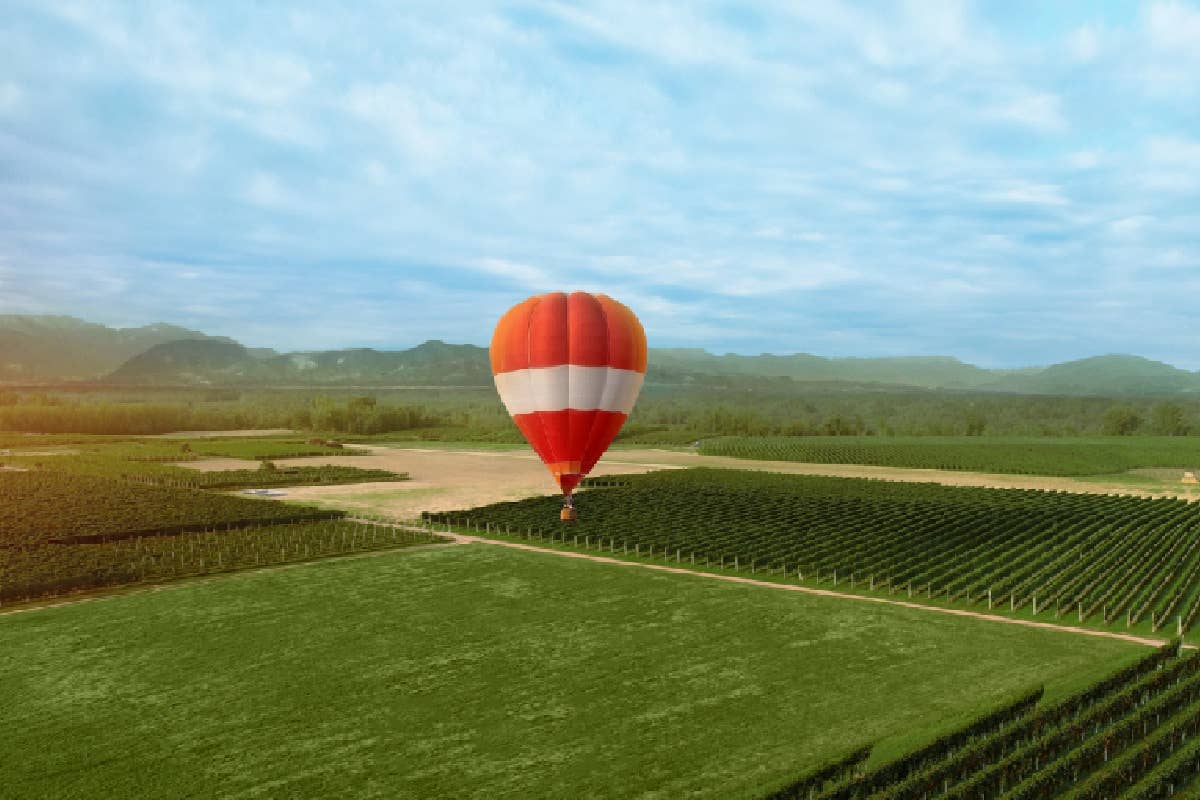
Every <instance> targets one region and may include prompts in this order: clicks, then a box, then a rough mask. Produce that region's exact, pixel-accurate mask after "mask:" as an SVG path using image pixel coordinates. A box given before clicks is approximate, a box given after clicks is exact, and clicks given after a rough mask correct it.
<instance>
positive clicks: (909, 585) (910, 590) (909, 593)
mask: <svg viewBox="0 0 1200 800" xmlns="http://www.w3.org/2000/svg"><path fill="white" fill-rule="evenodd" d="M908 596H909V597H910V598H911V597H912V581H911V580H910V581H909V582H908Z"/></svg>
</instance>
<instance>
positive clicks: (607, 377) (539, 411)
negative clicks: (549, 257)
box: [491, 292, 646, 495]
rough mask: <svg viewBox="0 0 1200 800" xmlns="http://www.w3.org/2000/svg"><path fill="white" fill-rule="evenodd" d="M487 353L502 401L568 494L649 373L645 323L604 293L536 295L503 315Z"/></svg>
mask: <svg viewBox="0 0 1200 800" xmlns="http://www.w3.org/2000/svg"><path fill="white" fill-rule="evenodd" d="M491 358H492V375H493V377H494V378H495V381H496V389H497V391H499V392H500V399H501V400H502V401H503V402H504V406H505V408H507V409H508V413H509V414H511V415H512V418H513V421H514V422H516V423H517V427H518V428H520V429H521V433H522V434H523V435H524V436H525V439H526V440H527V441H528V442H529V444H530V446H532V447H533V449H534V451H535V452H536V453H537V454H538V456H540V457H541V459H542V461H544V462H546V466H547V467H549V469H550V473H551V474H552V475H554V477H555V479H556V480H557V481H558V485H559V487H560V488H561V489H562V491H563V494H567V495H569V494H570V493H571V492H572V491H573V490H574V489H575V487H576V485H578V483H579V481H580V480H582V479H583V476H584V475H587V474H588V472H589V471H591V469H592V467H594V466H595V465H596V462H597V461H599V460H600V456H601V455H603V454H604V451H605V450H607V449H608V445H609V444H610V443H611V442H612V440H613V437H615V436H616V435H617V432H618V431H620V430H621V426H622V425H623V424H624V423H625V419H626V418H627V417H628V416H629V412H630V411H631V410H632V409H633V403H634V401H635V400H637V395H638V392H639V391H640V390H641V388H642V381H643V379H644V378H645V375H646V333H645V331H643V330H642V324H641V323H640V322H638V318H637V317H636V316H634V313H633V312H632V311H630V310H629V309H628V308H627V307H625V306H624V305H622V304H621V303H618V302H617V301H616V300H613V299H612V298H611V297H608V296H607V295H603V294H588V293H586V292H573V293H571V294H570V295H567V294H564V293H562V292H552V293H550V294H541V295H536V296H534V297H530V298H529V299H528V300H525V301H524V302H522V303H518V304H517V305H515V306H513V307H512V308H511V309H509V310H508V312H507V313H506V314H505V315H504V316H503V317H501V318H500V322H499V323H498V324H497V325H496V332H495V333H494V334H493V335H492V346H491Z"/></svg>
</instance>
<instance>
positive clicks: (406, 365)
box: [105, 340, 492, 386]
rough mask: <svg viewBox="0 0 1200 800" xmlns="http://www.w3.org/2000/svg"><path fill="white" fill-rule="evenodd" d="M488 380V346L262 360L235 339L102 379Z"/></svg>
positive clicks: (433, 344)
mask: <svg viewBox="0 0 1200 800" xmlns="http://www.w3.org/2000/svg"><path fill="white" fill-rule="evenodd" d="M491 380H492V372H491V369H490V366H489V363H488V359H487V351H486V350H484V349H483V348H481V347H476V346H475V345H470V344H446V343H445V342H441V341H438V340H431V341H428V342H425V343H424V344H421V345H418V346H417V347H414V348H412V349H410V350H401V351H396V352H383V351H379V350H371V349H368V348H356V349H352V350H325V351H320V352H306V353H287V354H284V355H279V354H275V355H271V356H268V357H265V358H259V357H255V356H254V355H253V354H252V353H251V352H250V351H249V350H247V349H246V348H245V347H242V346H241V345H240V344H237V343H236V342H232V341H222V340H207V341H182V342H167V343H164V344H158V345H155V346H154V347H151V348H150V349H149V350H147V351H146V352H145V353H142V354H141V355H138V356H134V357H133V358H131V359H129V361H127V362H125V363H124V364H123V365H121V367H120V368H119V369H117V370H114V371H113V372H112V374H110V375H108V376H107V377H106V378H105V381H106V382H108V383H118V384H134V385H156V384H157V385H163V384H166V385H264V386H265V385H281V384H282V385H295V384H309V385H314V386H338V385H363V384H366V385H423V386H429V385H434V386H482V385H486V384H490V383H491Z"/></svg>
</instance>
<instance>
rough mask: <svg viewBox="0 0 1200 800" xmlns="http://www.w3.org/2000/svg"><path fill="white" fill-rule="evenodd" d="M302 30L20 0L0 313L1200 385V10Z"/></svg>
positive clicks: (769, 16) (1036, 8)
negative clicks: (1158, 364)
mask: <svg viewBox="0 0 1200 800" xmlns="http://www.w3.org/2000/svg"><path fill="white" fill-rule="evenodd" d="M299 5H300V4H290V3H271V2H261V3H240V2H237V3H217V2H204V3H200V2H197V3H192V4H180V3H173V2H158V1H156V2H147V3H144V4H140V3H132V2H124V3H112V4H109V3H105V2H99V1H97V2H78V3H67V2H31V3H28V4H26V3H23V2H21V1H20V0H18V1H17V2H16V3H13V2H12V0H10V2H9V3H7V4H6V13H5V14H4V15H3V17H0V313H66V314H74V315H77V316H81V317H84V318H87V319H89V320H94V321H98V322H104V323H107V324H111V325H141V324H145V323H150V322H155V321H159V320H163V321H169V322H174V323H177V324H182V325H187V326H190V327H195V328H198V329H201V330H204V331H206V332H209V333H214V334H225V335H229V336H233V337H235V338H237V339H239V340H241V341H243V342H245V343H247V344H250V345H258V346H271V347H276V348H279V349H284V350H293V349H323V348H337V347H347V346H370V347H380V348H398V347H407V346H411V345H413V344H416V343H418V342H420V341H423V340H425V339H428V338H440V339H445V340H447V341H452V342H474V343H478V344H486V343H487V341H488V339H489V338H490V335H491V328H492V325H493V324H494V322H495V320H496V319H497V318H498V317H499V315H500V314H501V313H502V312H503V311H504V310H506V309H507V308H508V307H509V306H510V305H512V304H513V303H515V302H517V301H519V300H521V299H523V298H524V297H526V296H528V295H530V294H533V293H536V292H541V291H546V290H553V289H568V290H569V289H575V288H579V289H586V290H592V291H605V292H608V293H609V294H612V295H613V296H615V297H617V298H618V299H621V300H623V301H625V302H626V303H627V304H629V305H630V306H631V307H633V308H634V310H635V311H636V312H637V313H638V314H639V316H640V317H641V318H642V320H643V322H644V323H645V325H646V328H647V333H648V335H649V337H650V341H651V345H652V346H686V347H704V348H707V349H709V350H712V351H715V352H740V353H757V352H764V351H766V352H777V353H790V352H810V353H816V354H819V355H826V356H845V355H855V356H880V355H934V354H949V355H956V356H959V357H961V358H963V359H964V360H967V361H971V362H973V363H978V364H981V365H984V366H1018V365H1026V364H1044V363H1050V362H1055V361H1062V360H1067V359H1071V358H1078V357H1083V356H1088V355H1096V354H1101V353H1107V352H1133V353H1138V354H1142V355H1146V356H1149V357H1152V358H1156V359H1160V360H1164V361H1167V362H1170V363H1173V364H1177V365H1179V366H1184V367H1187V368H1190V369H1200V335H1198V330H1197V329H1198V327H1200V326H1198V325H1197V324H1196V319H1197V314H1196V308H1197V304H1198V303H1197V301H1198V299H1200V46H1197V44H1196V43H1197V42H1198V41H1200V5H1198V4H1196V3H1184V2H1178V1H1177V0H1161V2H1148V3H1144V4H1120V3H1083V2H1053V3H1045V2H994V3H978V4H971V3H965V2H963V3H956V2H936V3H932V2H924V1H923V0H913V2H909V3H903V2H900V3H867V4H847V3H835V2H822V1H821V0H817V1H815V2H810V1H809V0H806V1H805V2H801V3H793V2H778V3H762V4H754V5H742V4H733V3H695V4H692V3H686V4H685V3H673V2H666V3H653V2H646V1H645V0H632V1H631V2H623V1H621V0H615V1H614V2H599V3H588V4H573V3H565V2H564V3H559V2H530V3H522V2H516V3H495V4H490V3H489V4H483V3H444V2H443V3H379V4H378V5H376V6H373V7H372V6H371V5H369V4H367V3H354V4H345V5H344V6H342V5H341V4H332V3H330V4H328V5H325V6H322V5H320V4H306V5H305V6H304V9H300V8H299ZM342 8H352V9H354V11H353V13H347V12H346V11H344V10H341V9H342Z"/></svg>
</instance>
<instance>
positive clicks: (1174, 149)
mask: <svg viewBox="0 0 1200 800" xmlns="http://www.w3.org/2000/svg"><path fill="white" fill-rule="evenodd" d="M1146 155H1147V156H1148V157H1149V158H1150V160H1151V161H1153V162H1155V163H1158V164H1168V165H1173V166H1179V167H1191V168H1192V169H1200V141H1196V140H1195V139H1186V138H1184V137H1182V136H1154V137H1151V138H1150V139H1149V141H1147V143H1146Z"/></svg>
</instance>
